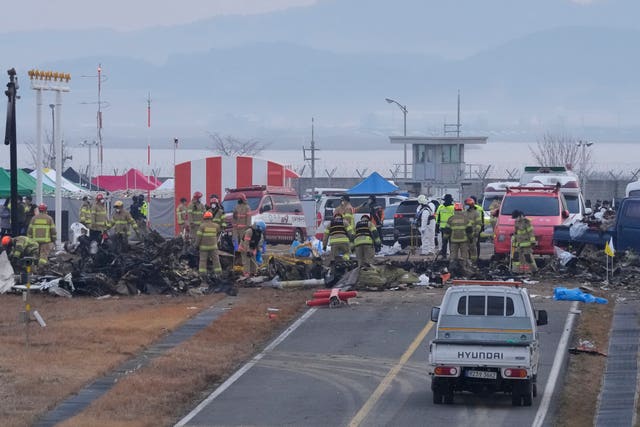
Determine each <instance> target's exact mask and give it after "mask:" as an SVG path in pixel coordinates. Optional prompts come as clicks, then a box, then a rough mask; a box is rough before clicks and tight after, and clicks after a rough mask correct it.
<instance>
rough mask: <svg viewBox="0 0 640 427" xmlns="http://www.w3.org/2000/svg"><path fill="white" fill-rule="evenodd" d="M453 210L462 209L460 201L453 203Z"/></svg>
mask: <svg viewBox="0 0 640 427" xmlns="http://www.w3.org/2000/svg"><path fill="white" fill-rule="evenodd" d="M453 210H454V211H461V210H462V203H460V202H455V203H454V204H453Z"/></svg>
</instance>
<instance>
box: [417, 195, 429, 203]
mask: <svg viewBox="0 0 640 427" xmlns="http://www.w3.org/2000/svg"><path fill="white" fill-rule="evenodd" d="M418 203H419V204H421V205H426V204H427V203H429V202H428V200H427V196H425V195H424V194H421V195H419V196H418Z"/></svg>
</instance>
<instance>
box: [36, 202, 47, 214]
mask: <svg viewBox="0 0 640 427" xmlns="http://www.w3.org/2000/svg"><path fill="white" fill-rule="evenodd" d="M38 210H39V211H40V212H46V211H47V205H45V204H44V203H40V204H39V205H38Z"/></svg>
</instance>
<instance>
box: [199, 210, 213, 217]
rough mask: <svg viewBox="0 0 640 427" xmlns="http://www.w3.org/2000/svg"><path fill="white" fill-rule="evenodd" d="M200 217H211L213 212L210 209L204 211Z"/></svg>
mask: <svg viewBox="0 0 640 427" xmlns="http://www.w3.org/2000/svg"><path fill="white" fill-rule="evenodd" d="M202 218H204V219H211V218H213V214H212V213H211V211H206V212H205V213H204V214H203V215H202Z"/></svg>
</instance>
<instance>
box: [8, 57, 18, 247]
mask: <svg viewBox="0 0 640 427" xmlns="http://www.w3.org/2000/svg"><path fill="white" fill-rule="evenodd" d="M7 74H9V83H7V90H6V91H5V92H4V94H5V95H7V123H6V126H5V133H4V145H8V146H9V157H10V159H9V164H10V168H11V171H10V172H11V235H12V236H14V237H15V236H17V235H18V234H20V230H19V229H18V147H17V135H16V99H18V88H19V86H18V82H17V80H18V78H17V77H16V70H15V69H14V68H12V69H10V70H8V71H7Z"/></svg>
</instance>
